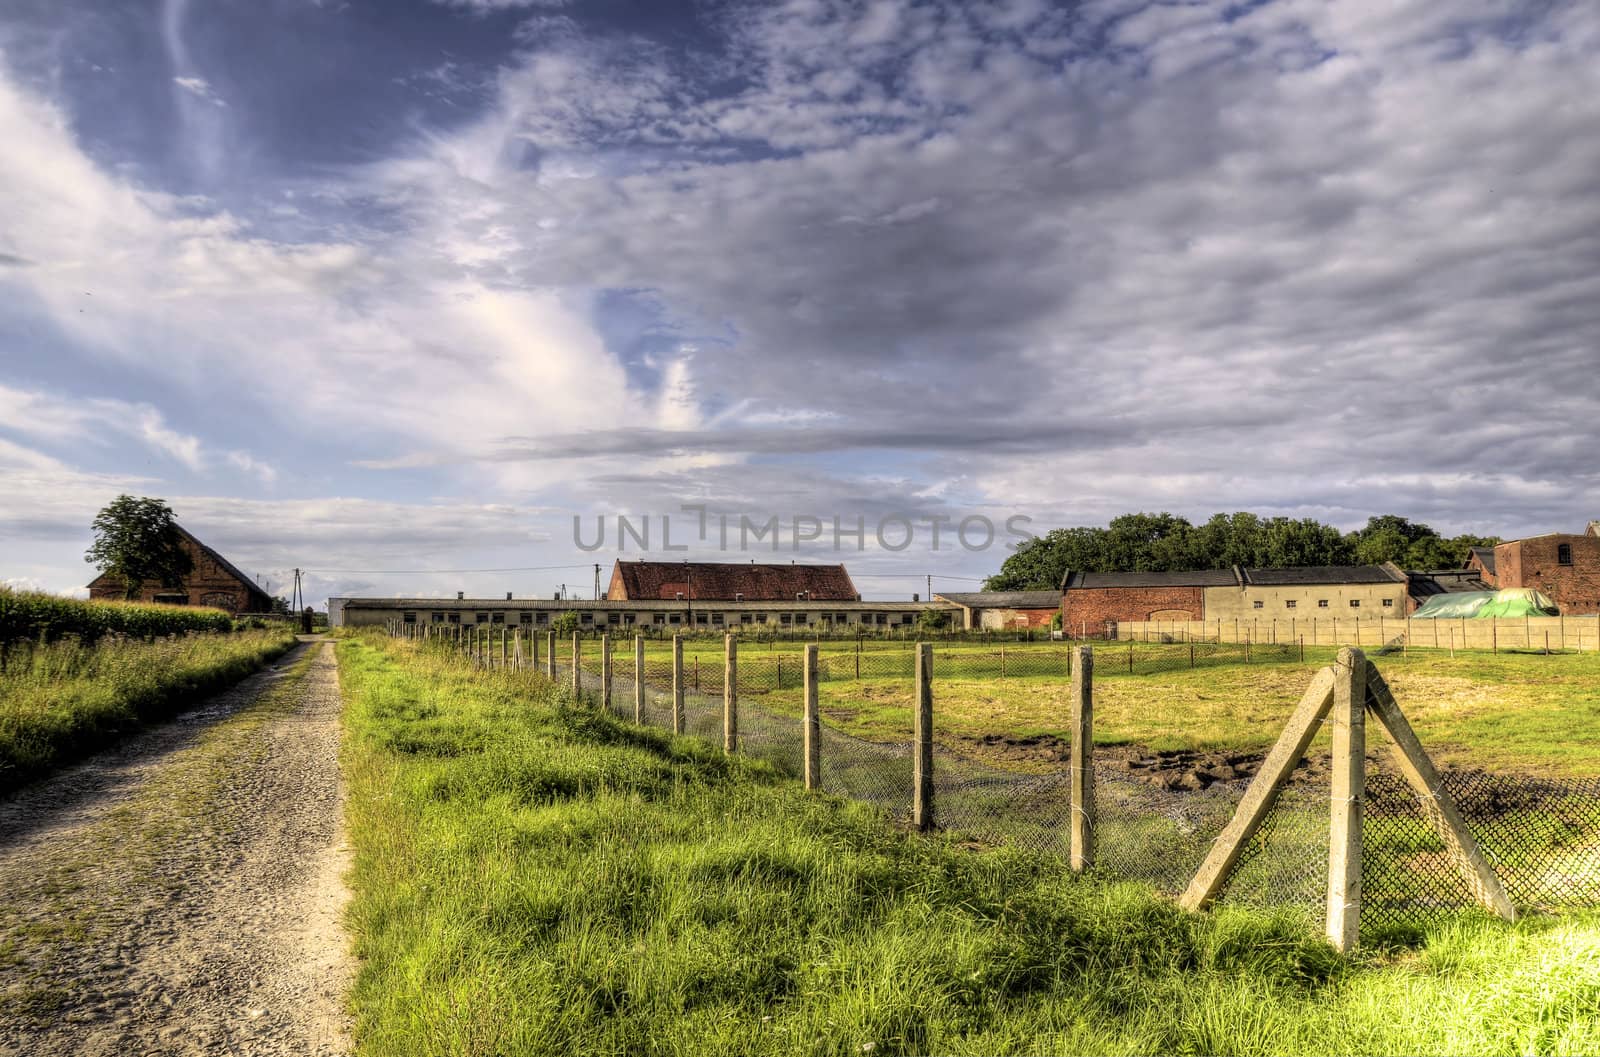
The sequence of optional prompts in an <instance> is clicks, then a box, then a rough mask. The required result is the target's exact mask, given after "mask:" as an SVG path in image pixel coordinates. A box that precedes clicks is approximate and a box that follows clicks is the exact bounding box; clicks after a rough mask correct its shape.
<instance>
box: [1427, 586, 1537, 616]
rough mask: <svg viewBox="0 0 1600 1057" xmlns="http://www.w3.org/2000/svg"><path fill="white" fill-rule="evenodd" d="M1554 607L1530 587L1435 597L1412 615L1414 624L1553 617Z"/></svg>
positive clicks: (1466, 592) (1465, 592)
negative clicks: (1437, 620)
mask: <svg viewBox="0 0 1600 1057" xmlns="http://www.w3.org/2000/svg"><path fill="white" fill-rule="evenodd" d="M1557 612H1558V610H1557V609H1556V607H1555V603H1553V602H1551V601H1550V599H1548V598H1546V597H1545V596H1544V595H1542V594H1540V593H1539V592H1538V591H1535V590H1534V589H1533V588H1531V587H1510V588H1507V589H1506V590H1504V591H1462V592H1459V593H1457V594H1446V595H1434V596H1433V597H1432V598H1430V599H1428V600H1427V602H1425V603H1423V605H1422V608H1420V609H1418V610H1417V611H1416V612H1415V613H1413V614H1411V619H1412V620H1428V619H1430V618H1437V619H1440V620H1443V619H1447V618H1448V619H1451V620H1459V619H1461V618H1469V619H1476V618H1479V617H1546V616H1549V617H1553V616H1555V615H1556V614H1557Z"/></svg>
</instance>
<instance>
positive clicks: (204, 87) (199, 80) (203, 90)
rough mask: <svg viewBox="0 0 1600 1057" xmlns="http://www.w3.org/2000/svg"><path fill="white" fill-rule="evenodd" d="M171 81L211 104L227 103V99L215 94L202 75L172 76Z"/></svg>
mask: <svg viewBox="0 0 1600 1057" xmlns="http://www.w3.org/2000/svg"><path fill="white" fill-rule="evenodd" d="M172 83H173V84H175V85H177V86H178V87H179V88H182V89H183V90H184V91H185V92H188V93H189V94H190V95H192V96H194V97H195V98H196V99H201V100H204V101H205V102H207V103H210V104H211V105H212V106H227V105H228V103H227V101H226V100H224V99H223V98H222V97H221V96H219V95H217V93H216V90H215V89H213V88H212V87H211V85H210V83H209V82H208V81H206V79H205V78H204V77H174V78H173V79H172Z"/></svg>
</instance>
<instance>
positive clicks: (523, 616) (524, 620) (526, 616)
mask: <svg viewBox="0 0 1600 1057" xmlns="http://www.w3.org/2000/svg"><path fill="white" fill-rule="evenodd" d="M517 623H518V624H532V623H533V614H532V613H530V612H528V611H527V610H526V609H524V610H523V611H522V612H521V613H518V614H517Z"/></svg>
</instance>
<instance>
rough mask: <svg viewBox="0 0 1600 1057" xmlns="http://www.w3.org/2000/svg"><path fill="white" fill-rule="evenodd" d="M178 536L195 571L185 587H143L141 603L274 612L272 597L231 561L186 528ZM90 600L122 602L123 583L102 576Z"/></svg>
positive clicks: (93, 585) (92, 588) (93, 583)
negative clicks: (119, 600) (118, 600)
mask: <svg viewBox="0 0 1600 1057" xmlns="http://www.w3.org/2000/svg"><path fill="white" fill-rule="evenodd" d="M178 535H179V536H180V537H182V542H181V543H180V546H181V547H182V548H183V550H184V552H185V553H187V554H188V555H189V560H190V561H191V562H193V563H194V568H193V569H192V570H191V571H190V573H189V575H188V576H187V577H185V578H184V582H183V586H181V587H176V588H168V587H163V586H161V585H160V584H158V583H156V582H154V581H149V582H146V583H144V584H142V585H141V586H140V589H139V593H138V594H137V595H135V596H134V597H135V598H136V599H137V600H138V601H140V602H163V603H166V604H169V605H175V606H215V607H216V608H218V609H225V610H227V611H228V612H230V613H235V614H237V613H269V612H271V611H272V597H271V596H270V595H268V594H267V593H266V592H265V591H263V590H262V589H261V588H260V587H259V586H257V584H256V583H255V581H253V580H252V579H250V577H248V576H246V575H245V574H244V573H242V572H240V571H239V570H238V569H237V568H235V567H234V566H233V564H232V563H231V562H229V561H228V559H226V558H224V557H223V556H222V555H220V554H218V553H217V552H216V551H214V550H212V549H211V548H210V547H208V546H206V545H205V544H204V543H201V542H200V541H199V540H198V539H196V538H195V537H194V535H193V534H192V533H190V532H189V531H188V530H186V529H184V528H183V527H182V526H178ZM89 597H90V598H92V599H99V600H117V599H121V598H123V597H124V592H123V582H122V581H121V580H119V579H117V578H116V577H114V576H110V575H107V574H106V573H101V574H100V575H99V576H97V577H95V578H94V580H92V581H91V582H90V584H89Z"/></svg>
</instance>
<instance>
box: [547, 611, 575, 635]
mask: <svg viewBox="0 0 1600 1057" xmlns="http://www.w3.org/2000/svg"><path fill="white" fill-rule="evenodd" d="M550 630H551V631H553V632H555V633H556V637H557V638H562V639H570V638H572V635H573V632H575V631H577V630H578V614H576V613H571V612H568V613H562V614H561V615H560V616H558V617H556V618H555V619H554V620H552V621H551V622H550Z"/></svg>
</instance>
